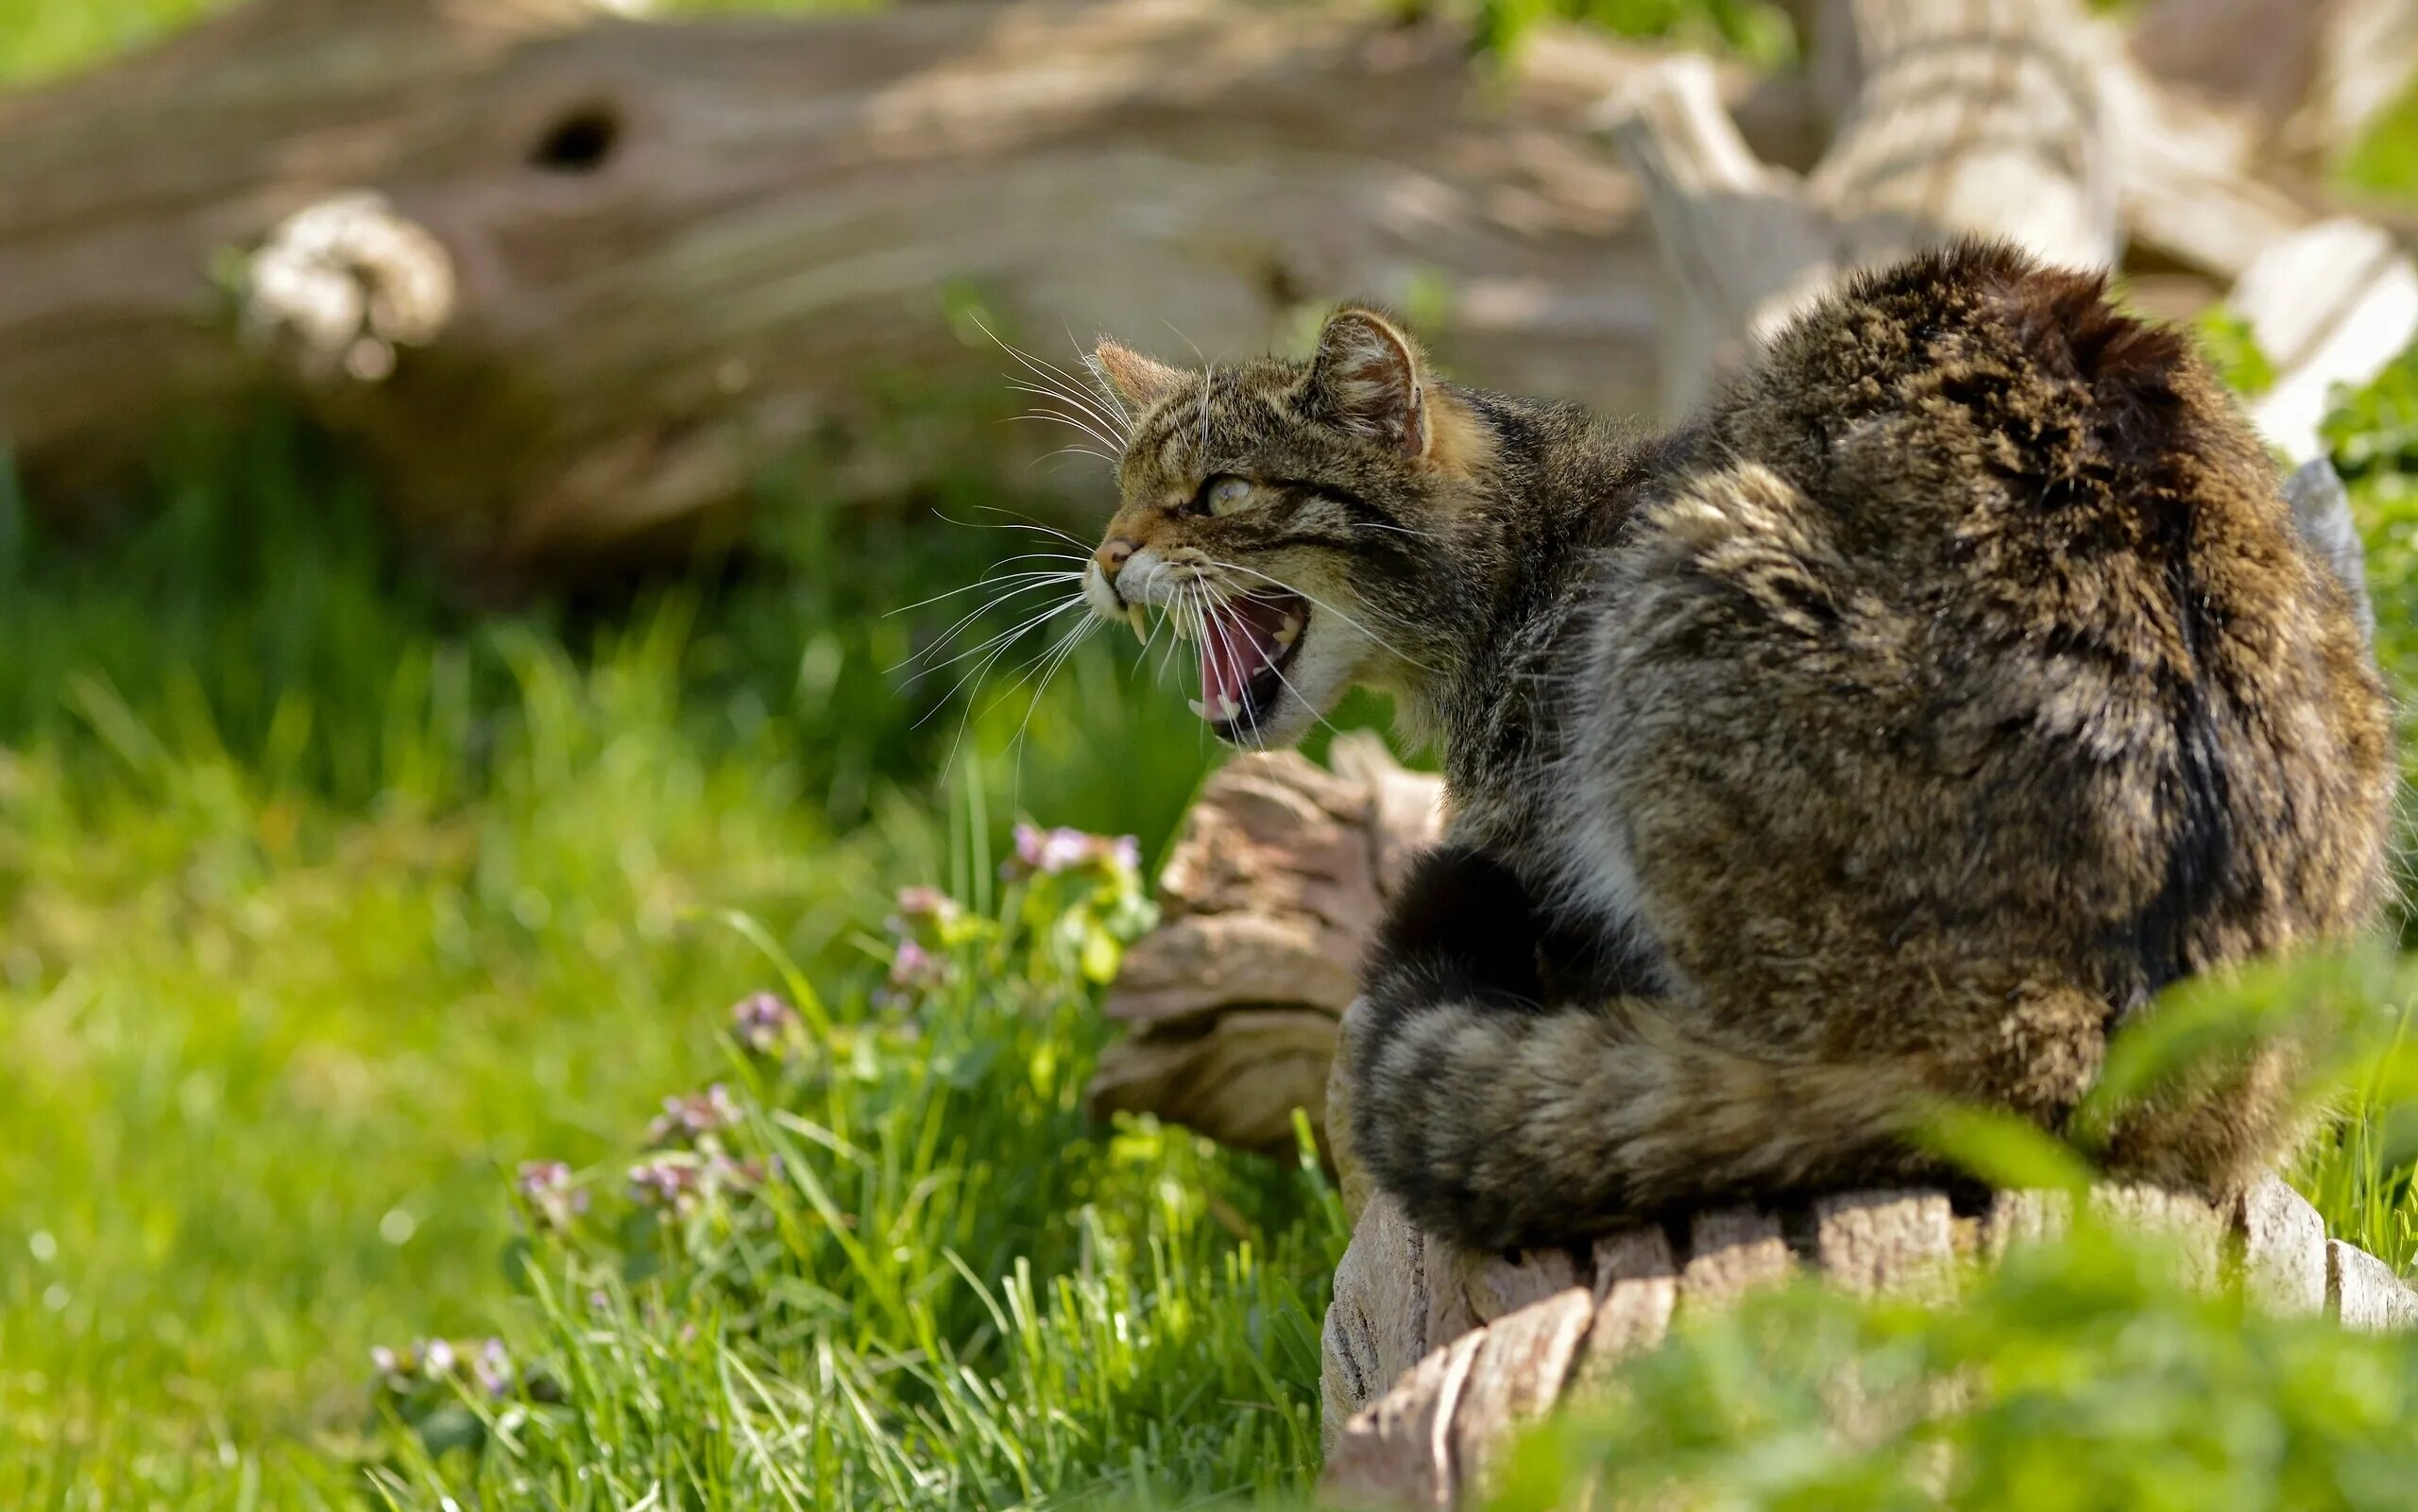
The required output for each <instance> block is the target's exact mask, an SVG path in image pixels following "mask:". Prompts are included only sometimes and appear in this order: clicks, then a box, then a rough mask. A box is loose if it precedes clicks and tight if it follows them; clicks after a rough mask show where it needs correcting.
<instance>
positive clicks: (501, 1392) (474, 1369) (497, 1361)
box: [470, 1339, 513, 1397]
mask: <svg viewBox="0 0 2418 1512" xmlns="http://www.w3.org/2000/svg"><path fill="white" fill-rule="evenodd" d="M470 1379H471V1380H472V1381H475V1382H477V1383H478V1387H479V1389H480V1390H482V1391H484V1392H485V1393H486V1394H487V1395H488V1396H490V1397H503V1396H508V1395H510V1394H511V1392H512V1384H513V1371H512V1356H511V1354H510V1353H508V1352H506V1351H505V1350H504V1347H503V1340H502V1339H488V1340H487V1341H486V1342H485V1343H483V1344H481V1345H480V1346H479V1350H478V1352H477V1353H476V1354H473V1355H471V1356H470Z"/></svg>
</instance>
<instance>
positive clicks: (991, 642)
mask: <svg viewBox="0 0 2418 1512" xmlns="http://www.w3.org/2000/svg"><path fill="white" fill-rule="evenodd" d="M1081 607H1083V601H1082V597H1081V595H1080V594H1079V595H1077V596H1076V597H1074V598H1071V599H1068V600H1067V601H1066V602H1065V603H1060V604H1056V605H1053V606H1051V607H1050V608H1047V609H1044V610H1042V611H1040V612H1039V613H1038V614H1035V615H1033V616H1032V617H1031V618H1030V619H1028V620H1025V621H1024V622H1023V623H1021V624H1019V625H1017V626H1016V627H1015V628H1014V629H1013V630H1002V631H1000V632H999V633H998V634H997V635H996V636H993V637H991V638H990V639H988V640H986V641H983V642H982V643H981V644H980V645H979V646H975V647H972V648H970V649H968V650H965V651H962V652H959V653H958V654H956V655H954V656H951V657H950V658H948V660H946V661H937V662H933V663H930V664H929V665H928V666H926V667H924V668H922V669H920V670H918V671H916V673H915V675H914V676H912V677H910V678H909V679H907V686H908V687H910V688H912V687H913V686H914V685H915V684H917V683H919V682H921V681H922V680H923V679H925V678H926V677H928V676H930V675H931V674H932V673H934V672H936V671H940V670H941V669H942V668H944V667H954V666H956V665H957V664H958V663H959V662H962V661H963V660H965V659H966V658H967V657H969V656H977V655H979V654H982V653H983V652H984V651H986V650H988V649H989V648H991V647H993V646H999V647H1001V648H1002V649H1004V648H1005V647H1006V646H1008V645H1012V644H1013V643H1014V641H1015V640H1016V637H1019V636H1022V635H1023V634H1025V632H1027V631H1029V630H1031V629H1033V628H1035V627H1036V626H1039V625H1042V624H1046V623H1047V622H1048V621H1049V620H1054V619H1056V618H1057V617H1058V616H1060V615H1062V614H1064V613H1065V612H1066V611H1067V610H1069V609H1080V608H1081ZM964 686H965V683H964V680H963V679H962V678H961V679H960V680H959V682H958V685H957V688H950V689H949V693H950V695H951V696H955V694H956V693H957V690H958V688H962V687H964Z"/></svg>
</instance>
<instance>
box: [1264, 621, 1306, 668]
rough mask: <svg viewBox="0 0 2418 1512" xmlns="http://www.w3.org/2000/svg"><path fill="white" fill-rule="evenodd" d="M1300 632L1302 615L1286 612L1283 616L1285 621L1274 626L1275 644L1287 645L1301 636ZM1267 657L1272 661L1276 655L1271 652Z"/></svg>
mask: <svg viewBox="0 0 2418 1512" xmlns="http://www.w3.org/2000/svg"><path fill="white" fill-rule="evenodd" d="M1301 634H1302V617H1301V616H1300V615H1298V614H1288V615H1286V617H1285V622H1284V623H1283V624H1281V625H1278V626H1277V627H1276V635H1275V640H1276V644H1277V645H1279V646H1289V645H1291V644H1292V643H1293V642H1294V640H1295V639H1297V638H1298V637H1300V636H1301ZM1268 659H1269V661H1274V660H1275V659H1276V657H1275V656H1274V654H1270V655H1269V658H1268Z"/></svg>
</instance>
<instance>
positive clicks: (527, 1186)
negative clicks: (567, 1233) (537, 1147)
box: [512, 1161, 587, 1229]
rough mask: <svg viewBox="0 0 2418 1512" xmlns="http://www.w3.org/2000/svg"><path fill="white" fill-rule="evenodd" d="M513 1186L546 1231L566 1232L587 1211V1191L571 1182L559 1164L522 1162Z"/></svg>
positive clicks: (555, 1162) (568, 1168)
mask: <svg viewBox="0 0 2418 1512" xmlns="http://www.w3.org/2000/svg"><path fill="white" fill-rule="evenodd" d="M512 1185H513V1189H514V1190H515V1191H517V1192H519V1194H520V1200H521V1201H523V1202H526V1203H527V1204H529V1211H530V1212H531V1213H532V1214H534V1215H536V1218H537V1221H538V1222H539V1223H540V1224H542V1225H543V1226H544V1227H546V1228H549V1229H568V1228H570V1223H571V1219H573V1218H575V1217H577V1216H578V1215H581V1214H583V1213H586V1212H587V1188H585V1187H582V1186H579V1185H577V1184H575V1183H574V1182H573V1181H571V1175H570V1166H568V1165H566V1164H563V1163H562V1162H560V1161H523V1162H521V1163H520V1170H519V1174H518V1175H516V1176H515V1177H514V1178H513V1181H512Z"/></svg>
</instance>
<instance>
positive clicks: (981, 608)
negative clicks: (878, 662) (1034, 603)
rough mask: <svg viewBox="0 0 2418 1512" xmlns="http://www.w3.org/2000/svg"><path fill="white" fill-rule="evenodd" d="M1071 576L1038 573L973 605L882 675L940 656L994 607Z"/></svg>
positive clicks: (1019, 611)
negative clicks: (1021, 584)
mask: <svg viewBox="0 0 2418 1512" xmlns="http://www.w3.org/2000/svg"><path fill="white" fill-rule="evenodd" d="M1071 576H1074V573H1066V576H1059V573H1040V576H1035V581H1030V583H1025V586H1020V587H1009V590H1006V593H998V595H994V598H986V600H981V603H979V604H975V607H972V610H967V612H962V615H958V617H955V620H950V624H948V629H943V632H941V634H938V637H933V638H931V643H928V646H924V649H921V651H916V654H914V655H910V658H907V660H902V663H897V665H890V668H882V675H885V677H890V675H893V672H899V671H902V668H910V665H914V663H916V660H924V658H926V655H938V654H941V651H945V649H948V646H950V641H955V638H958V632H962V629H964V626H967V624H972V621H975V620H979V617H984V615H989V612H992V610H996V607H1001V604H1006V603H1009V600H1015V598H1023V595H1028V593H1032V590H1035V587H1057V586H1059V583H1064V581H1069V578H1071ZM979 586H981V583H977V587H979ZM1028 607H1030V604H1028ZM1015 612H1018V615H1023V612H1025V610H1023V607H1020V610H1015Z"/></svg>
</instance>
